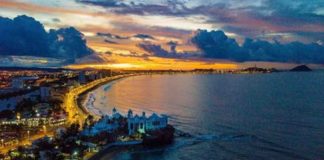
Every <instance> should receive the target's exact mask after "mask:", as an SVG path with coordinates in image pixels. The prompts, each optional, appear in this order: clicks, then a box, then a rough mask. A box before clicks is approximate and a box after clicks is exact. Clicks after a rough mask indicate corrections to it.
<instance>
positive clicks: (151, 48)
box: [138, 42, 180, 58]
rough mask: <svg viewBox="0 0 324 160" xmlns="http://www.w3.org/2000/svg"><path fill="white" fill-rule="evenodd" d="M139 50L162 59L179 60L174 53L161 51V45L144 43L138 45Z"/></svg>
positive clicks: (177, 55)
mask: <svg viewBox="0 0 324 160" xmlns="http://www.w3.org/2000/svg"><path fill="white" fill-rule="evenodd" d="M138 46H139V47H140V48H142V49H143V50H145V51H146V52H148V53H150V54H151V55H153V56H156V57H164V58H179V57H180V55H179V54H177V53H174V52H168V51H167V50H165V49H163V48H162V46H161V45H158V44H153V43H150V42H144V43H140V44H138Z"/></svg>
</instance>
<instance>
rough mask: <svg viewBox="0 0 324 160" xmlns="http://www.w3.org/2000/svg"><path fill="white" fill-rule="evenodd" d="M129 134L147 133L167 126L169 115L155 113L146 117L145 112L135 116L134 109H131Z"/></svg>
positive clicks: (128, 123) (128, 121)
mask: <svg viewBox="0 0 324 160" xmlns="http://www.w3.org/2000/svg"><path fill="white" fill-rule="evenodd" d="M127 125H128V134H129V135H132V134H134V133H137V132H138V133H145V132H147V131H153V130H158V129H162V128H165V127H166V126H167V125H168V117H167V116H166V115H161V116H159V115H157V114H156V113H153V114H152V115H151V116H149V117H146V115H145V112H143V113H142V116H138V115H135V116H133V111H132V110H129V111H128V115H127Z"/></svg>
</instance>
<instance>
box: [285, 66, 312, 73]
mask: <svg viewBox="0 0 324 160" xmlns="http://www.w3.org/2000/svg"><path fill="white" fill-rule="evenodd" d="M290 71H291V72H309V71H312V70H311V69H310V68H309V67H307V66H306V65H299V66H297V67H294V68H293V69H291V70H290Z"/></svg>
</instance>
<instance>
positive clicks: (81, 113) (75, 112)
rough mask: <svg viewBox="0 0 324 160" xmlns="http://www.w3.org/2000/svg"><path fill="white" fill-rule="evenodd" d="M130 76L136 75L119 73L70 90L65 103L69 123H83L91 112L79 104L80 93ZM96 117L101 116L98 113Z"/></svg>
mask: <svg viewBox="0 0 324 160" xmlns="http://www.w3.org/2000/svg"><path fill="white" fill-rule="evenodd" d="M128 76H134V74H128V75H118V76H113V77H106V78H102V79H98V80H95V81H92V82H89V83H87V84H84V85H81V86H78V87H75V88H72V89H70V90H69V92H68V93H67V94H66V96H65V100H64V104H63V106H65V109H66V111H67V112H68V123H69V124H72V123H79V124H80V126H82V125H83V123H84V121H85V119H86V118H87V117H88V115H89V113H88V111H87V110H86V108H81V107H83V106H78V102H77V99H78V97H79V95H80V94H82V93H85V92H87V91H89V90H90V89H92V88H94V87H96V86H98V85H101V84H104V83H107V82H109V81H113V80H116V79H120V78H124V77H128ZM93 116H94V117H95V118H99V117H98V116H97V115H93Z"/></svg>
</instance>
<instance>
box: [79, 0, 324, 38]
mask: <svg viewBox="0 0 324 160" xmlns="http://www.w3.org/2000/svg"><path fill="white" fill-rule="evenodd" d="M79 2H83V3H87V4H92V5H98V6H102V7H106V8H113V10H112V11H113V12H116V13H119V14H136V15H168V16H178V17H187V16H191V15H204V16H206V17H207V18H206V20H205V23H214V24H215V25H217V24H222V26H223V27H222V29H223V30H225V31H227V32H229V31H232V32H233V33H236V34H237V35H240V36H246V37H258V36H260V34H263V33H265V32H266V33H283V32H285V33H290V34H297V32H310V31H313V32H323V31H324V27H323V26H324V14H323V8H324V1H323V0H299V1H296V0H255V1H250V0H246V1H243V2H242V1H241V0H226V1H225V0H224V1H215V2H212V1H209V2H204V1H195V2H196V4H195V5H191V6H190V5H187V3H190V1H189V2H187V1H176V0H174V1H171V0H165V1H156V2H154V1H146V2H145V1H143V2H141V3H135V2H133V3H125V2H124V1H122V2H120V1H112V0H91V1H82V0H79ZM189 6H190V7H189ZM253 30H254V31H253ZM241 31H243V32H241ZM303 37H304V39H305V38H307V39H308V41H313V39H314V38H315V37H313V34H309V35H308V34H304V35H303Z"/></svg>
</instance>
